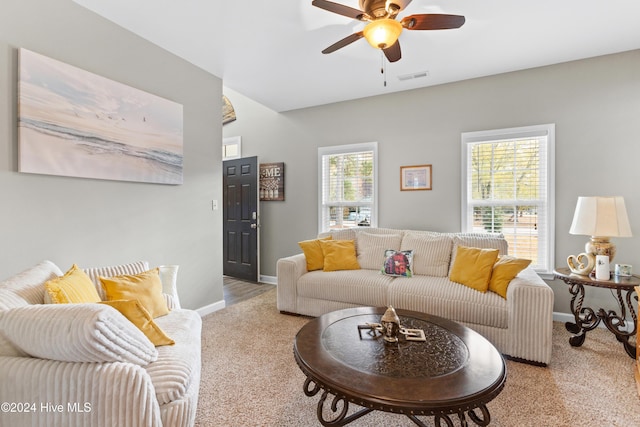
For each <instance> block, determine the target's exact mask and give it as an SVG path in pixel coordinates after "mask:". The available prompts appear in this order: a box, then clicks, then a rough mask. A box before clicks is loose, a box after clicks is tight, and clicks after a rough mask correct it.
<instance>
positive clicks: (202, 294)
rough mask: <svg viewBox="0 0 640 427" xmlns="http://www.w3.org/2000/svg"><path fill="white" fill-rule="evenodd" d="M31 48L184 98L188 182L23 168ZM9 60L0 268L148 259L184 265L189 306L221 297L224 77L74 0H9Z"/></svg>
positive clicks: (3, 108)
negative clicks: (21, 55) (218, 206)
mask: <svg viewBox="0 0 640 427" xmlns="http://www.w3.org/2000/svg"><path fill="white" fill-rule="evenodd" d="M21 47H23V48H26V49H29V50H32V51H35V52H38V53H40V54H43V55H46V56H49V57H51V58H54V59H57V60H60V61H62V62H65V63H68V64H71V65H73V66H76V67H79V68H82V69H84V70H87V71H90V72H93V73H96V74H99V75H101V76H104V77H107V78H110V79H112V80H115V81H118V82H121V83H124V84H127V85H129V86H132V87H135V88H138V89H141V90H144V91H146V92H149V93H153V94H155V95H158V96H161V97H164V98H167V99H170V100H172V101H175V102H178V103H180V104H182V105H183V106H184V184H183V185H178V186H168V185H156V184H144V183H130V182H118V181H103V180H89V179H78V178H67V177H54V176H45V175H31V174H22V173H18V167H17V156H18V135H17V126H16V123H17V78H18V74H17V73H18V71H17V70H18V63H17V60H18V54H17V50H18V49H19V48H21ZM0 70H1V71H0V192H1V197H0V242H1V243H0V245H1V247H2V249H1V250H0V254H1V255H0V278H6V277H8V276H9V275H12V274H14V273H17V272H19V271H21V270H23V269H25V268H28V267H30V266H31V265H33V264H35V263H37V262H39V261H40V260H43V259H50V260H52V261H53V262H55V263H56V264H57V265H59V266H60V268H61V269H62V270H63V271H65V270H66V269H68V268H69V267H70V266H71V264H72V263H77V264H78V265H79V266H81V267H93V266H104V265H112V264H117V263H126V262H131V261H137V260H148V261H149V262H150V263H151V265H152V266H155V265H160V264H179V265H180V271H179V273H178V281H179V294H180V296H181V299H182V303H183V306H185V307H188V308H198V307H202V306H205V305H208V304H212V303H215V302H219V301H221V300H222V299H223V296H222V243H221V242H222V228H221V221H222V215H221V211H212V210H211V200H212V199H220V198H221V188H222V183H221V167H220V162H221V150H220V145H221V134H222V130H221V119H220V117H221V103H220V99H221V95H222V82H221V80H220V79H218V78H216V77H214V76H212V75H211V74H208V73H206V72H204V71H202V70H201V69H199V68H196V67H194V66H193V65H190V64H189V63H187V62H186V61H183V60H181V59H178V58H177V57H175V56H173V55H171V54H169V53H167V52H166V51H164V50H162V49H160V48H158V47H156V46H154V45H152V44H150V43H148V42H147V41H145V40H143V39H141V38H140V37H138V36H135V35H133V34H131V33H130V32H128V31H126V30H124V29H122V28H120V27H118V26H116V25H115V24H113V23H111V22H109V21H106V20H105V19H103V18H101V17H99V16H97V15H95V14H93V13H92V12H90V11H88V10H86V9H84V8H83V7H81V6H79V5H77V4H76V3H73V2H72V1H70V0H3V2H2V13H0Z"/></svg>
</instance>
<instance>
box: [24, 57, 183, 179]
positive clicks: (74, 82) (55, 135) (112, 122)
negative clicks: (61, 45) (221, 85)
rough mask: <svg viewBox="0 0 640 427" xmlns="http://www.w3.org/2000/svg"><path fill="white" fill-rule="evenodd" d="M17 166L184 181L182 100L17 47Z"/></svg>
mask: <svg viewBox="0 0 640 427" xmlns="http://www.w3.org/2000/svg"><path fill="white" fill-rule="evenodd" d="M19 80H20V81H19V85H18V87H19V96H18V100H19V105H18V140H19V146H20V150H19V168H18V169H19V171H20V172H27V173H37V174H47V175H62V176H73V177H82V178H96V179H110V180H120V181H138V182H153V183H160V184H182V160H183V140H182V132H183V111H182V105H180V104H177V103H175V102H173V101H169V100H167V99H164V98H161V97H159V96H156V95H152V94H150V93H147V92H143V91H141V90H139V89H135V88H132V87H130V86H127V85H124V84H122V83H118V82H115V81H113V80H109V79H107V78H105V77H101V76H98V75H96V74H93V73H90V72H88V71H84V70H81V69H79V68H76V67H73V66H71V65H68V64H65V63H62V62H60V61H56V60H54V59H51V58H47V57H46V56H43V55H40V54H37V53H34V52H31V51H29V50H26V49H20V77H19Z"/></svg>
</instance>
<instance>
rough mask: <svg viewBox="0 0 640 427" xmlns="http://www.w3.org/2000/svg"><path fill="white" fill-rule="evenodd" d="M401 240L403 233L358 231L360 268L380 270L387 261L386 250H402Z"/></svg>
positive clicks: (357, 243) (357, 242)
mask: <svg viewBox="0 0 640 427" xmlns="http://www.w3.org/2000/svg"><path fill="white" fill-rule="evenodd" d="M401 241H402V235H401V234H371V233H367V232H364V231H362V232H360V233H358V236H357V238H356V247H357V254H358V264H360V268H366V269H368V270H379V269H380V268H381V267H382V265H383V264H384V262H385V251H386V250H389V249H391V250H394V251H398V250H400V243H401Z"/></svg>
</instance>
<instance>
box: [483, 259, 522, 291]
mask: <svg viewBox="0 0 640 427" xmlns="http://www.w3.org/2000/svg"><path fill="white" fill-rule="evenodd" d="M529 264H531V260H530V259H521V258H515V257H512V256H509V255H505V256H502V257H500V259H499V260H498V261H497V262H496V263H495V265H494V266H493V271H492V273H491V280H489V290H490V291H492V292H495V293H497V294H498V295H500V296H501V297H502V298H505V299H506V298H507V289H508V288H509V283H511V280H513V278H514V277H516V276H517V275H518V273H520V272H521V271H522V270H524V269H525V268H527V266H529Z"/></svg>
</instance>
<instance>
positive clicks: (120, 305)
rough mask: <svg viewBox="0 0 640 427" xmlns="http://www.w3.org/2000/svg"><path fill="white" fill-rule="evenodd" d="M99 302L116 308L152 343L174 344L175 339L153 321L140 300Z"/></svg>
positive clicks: (156, 344) (157, 344)
mask: <svg viewBox="0 0 640 427" xmlns="http://www.w3.org/2000/svg"><path fill="white" fill-rule="evenodd" d="M100 304H106V305H108V306H110V307H113V308H115V309H116V310H118V311H119V312H120V314H122V315H123V316H124V317H126V318H127V319H128V320H129V321H130V322H131V323H133V324H134V325H136V327H137V328H138V329H140V330H141V331H142V333H143V334H144V335H145V336H146V337H147V338H149V341H151V342H152V343H153V345H155V346H160V345H173V344H175V341H173V340H172V339H171V338H169V337H168V336H167V334H165V333H164V331H163V330H162V328H160V326H158V325H157V324H156V323H155V322H154V321H153V318H152V317H151V315H150V314H149V312H148V311H147V309H146V308H144V307H143V306H142V304H140V301H138V300H115V301H102V302H100Z"/></svg>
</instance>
